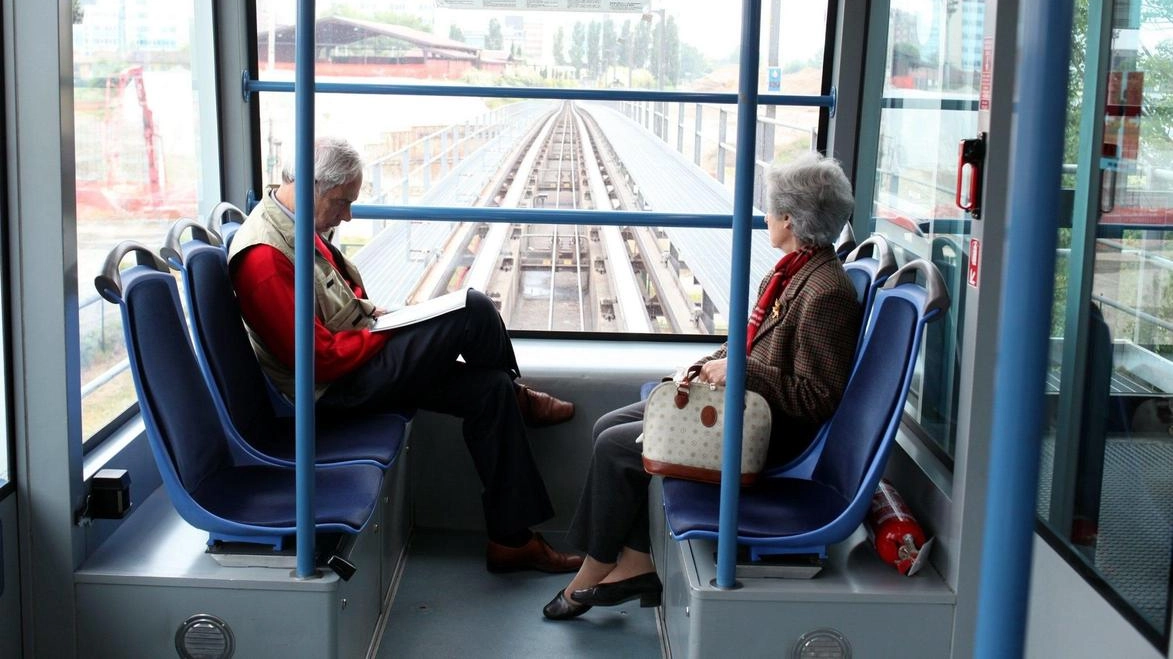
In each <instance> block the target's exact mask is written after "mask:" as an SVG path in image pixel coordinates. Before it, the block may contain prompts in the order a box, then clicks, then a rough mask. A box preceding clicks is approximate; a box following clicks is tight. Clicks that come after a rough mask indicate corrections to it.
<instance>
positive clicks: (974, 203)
mask: <svg viewBox="0 0 1173 659" xmlns="http://www.w3.org/2000/svg"><path fill="white" fill-rule="evenodd" d="M985 158H986V134H985V133H980V134H979V135H978V137H976V138H973V139H967V140H961V143H960V144H958V146H957V188H956V190H955V195H956V198H955V200H954V202H955V203H956V204H957V207H958V208H960V209H961V210H964V211H969V213H970V214H971V215H972V216H973V218H974V219H975V220H976V219H978V218H980V217H981V194H982V163H984V162H985ZM967 175H968V180H967ZM966 183H968V185H967V184H966Z"/></svg>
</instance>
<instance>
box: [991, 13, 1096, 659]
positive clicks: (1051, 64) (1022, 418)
mask: <svg viewBox="0 0 1173 659" xmlns="http://www.w3.org/2000/svg"><path fill="white" fill-rule="evenodd" d="M1072 4H1073V3H1070V2H1056V1H1055V0H1023V2H1022V5H1021V8H1020V11H1019V18H1018V29H1019V40H1018V41H1019V48H1020V51H1019V53H1018V62H1019V67H1018V79H1017V83H1016V87H1017V89H1016V93H1015V97H1016V98H1015V99H1014V101H1015V105H1016V110H1015V113H1014V122H1013V133H1012V135H1011V146H1010V148H1011V152H1010V158H1009V160H1010V162H1011V163H1012V164H1011V166H1012V167H1013V168H1014V171H1013V172H1012V173H1011V177H1010V181H1011V184H1010V195H1009V206H1008V213H1007V216H1008V219H1007V227H1006V237H1007V238H1006V244H1005V246H1004V249H1005V256H1006V258H1005V261H1004V262H1005V266H1004V272H1003V277H1002V281H1003V282H1006V283H1008V284H1012V285H1007V286H1004V287H1003V293H1002V301H1001V306H1000V309H999V321H998V344H999V351H998V358H997V361H996V362H995V365H994V368H995V375H994V379H995V386H994V422H993V427H992V432H993V437H991V438H990V475H989V479H988V480H989V482H988V485H987V488H986V491H987V492H988V496H989V498H988V499H987V500H986V520H987V523H989V522H994V521H996V522H997V523H998V532H996V533H987V534H986V536H985V541H984V543H983V545H982V558H981V582H980V586H979V588H980V590H979V593H978V595H979V599H978V620H977V639H976V641H975V644H974V651H975V652H974V653H975V656H977V657H991V658H994V657H996V658H998V659H1001V658H1003V657H1020V656H1022V652H1023V643H1024V637H1025V632H1026V607H1027V602H1028V597H1029V594H1030V592H1029V591H1030V565H1031V548H1032V543H1033V542H1034V519H1035V498H1036V496H1037V489H1038V477H1039V444H1040V441H1039V438H1040V437H1041V436H1042V426H1043V417H1044V409H1043V382H1044V378H1045V377H1046V368H1047V348H1048V340H1049V331H1050V324H1051V312H1050V310H1051V302H1052V299H1053V296H1054V291H1053V288H1054V277H1055V232H1056V229H1057V227H1058V224H1059V222H1058V220H1059V179H1060V169H1061V166H1062V164H1063V128H1064V125H1063V122H1061V121H1056V120H1055V118H1056V117H1062V116H1064V115H1065V113H1066V104H1067V67H1068V56H1069V48H1070V41H1071V21H1072Z"/></svg>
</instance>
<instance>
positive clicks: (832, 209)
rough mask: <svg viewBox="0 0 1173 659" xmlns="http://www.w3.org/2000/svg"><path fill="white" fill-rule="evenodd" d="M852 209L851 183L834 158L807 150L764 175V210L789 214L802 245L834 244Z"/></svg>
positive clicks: (777, 213)
mask: <svg viewBox="0 0 1173 659" xmlns="http://www.w3.org/2000/svg"><path fill="white" fill-rule="evenodd" d="M854 209H855V198H854V197H853V196H852V193H851V182H850V181H848V180H847V175H846V174H844V173H843V168H842V167H841V166H840V165H839V161H837V160H835V159H834V158H829V157H827V156H823V155H820V154H818V153H816V152H814V151H810V152H807V153H804V154H802V155H801V156H799V157H797V158H795V159H794V160H792V161H790V162H788V163H785V164H780V165H773V166H771V167H770V169H769V171H767V172H766V211H767V212H768V213H770V214H772V215H785V214H788V215H790V230H791V231H792V232H794V237H795V238H797V239H798V242H799V243H801V244H804V245H814V246H818V247H822V246H824V245H831V244H833V243H834V242H835V239H836V238H838V237H839V232H840V231H842V230H843V225H844V223H846V222H847V219H848V218H849V217H851V212H852V211H853V210H854Z"/></svg>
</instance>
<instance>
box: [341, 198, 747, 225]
mask: <svg viewBox="0 0 1173 659" xmlns="http://www.w3.org/2000/svg"><path fill="white" fill-rule="evenodd" d="M350 212H351V215H352V216H353V217H355V218H359V219H365V220H443V221H449V222H451V221H456V222H464V221H468V220H476V221H478V222H499V223H508V222H525V223H527V224H598V225H603V226H628V225H630V226H648V227H688V228H696V229H730V228H732V227H733V219H732V218H733V216H732V214H721V213H653V212H646V213H644V212H640V211H583V210H546V209H540V208H483V207H479V208H466V207H462V206H384V205H374V204H355V205H354V206H351V208H350ZM752 218H753V226H752V228H754V229H765V228H766V220H765V217H764V216H762V215H753V216H752Z"/></svg>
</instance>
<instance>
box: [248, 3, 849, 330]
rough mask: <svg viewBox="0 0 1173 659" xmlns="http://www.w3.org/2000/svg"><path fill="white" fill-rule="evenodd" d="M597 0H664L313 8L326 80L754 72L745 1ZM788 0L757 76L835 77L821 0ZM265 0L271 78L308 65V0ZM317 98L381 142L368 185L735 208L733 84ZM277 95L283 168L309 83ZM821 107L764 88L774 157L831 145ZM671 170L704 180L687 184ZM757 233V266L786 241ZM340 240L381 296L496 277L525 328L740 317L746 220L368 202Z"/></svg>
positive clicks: (327, 130) (537, 203)
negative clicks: (733, 292) (613, 218)
mask: <svg viewBox="0 0 1173 659" xmlns="http://www.w3.org/2000/svg"><path fill="white" fill-rule="evenodd" d="M484 4H488V3H484ZM533 4H534V6H535V7H536V6H538V5H542V6H545V7H550V6H551V5H553V6H555V7H561V8H565V7H566V6H568V4H569V5H574V4H576V3H566V2H562V3H558V2H554V3H550V2H542V3H533ZM580 4H581V3H580ZM598 4H599V6H601V7H603V8H604V9H606V8H608V7H620V6H621V5H623V6H631V5H642V6H643V7H646V8H650V9H649V10H647V11H642V10H639V11H634V12H632V11H619V10H616V11H576V12H571V11H556V10H537V9H528V8H527V3H526V2H519V3H517V5H516V9H514V10H493V11H489V10H484V9H477V8H476V7H483V6H484V5H482V4H481V3H477V2H472V3H469V2H463V1H462V2H447V1H445V0H438V1H430V0H429V1H427V2H408V3H398V5H397V7H398V9H397V10H396V11H389V10H386V9H385V8H384V7H385V6H384V5H382V4H380V3H371V2H359V1H358V0H353V1H351V2H335V3H329V6H328V7H326V8H325V9H320V10H319V14H318V19H317V29H316V37H315V38H316V44H317V62H316V75H317V79H318V81H320V82H343V83H365V84H385V83H397V84H405V85H452V86H474V87H545V88H550V87H555V88H576V89H592V90H615V89H620V90H627V89H633V90H669V91H700V92H715V93H726V94H732V93H735V92H736V91H737V85H738V79H737V77H738V65H737V56H738V51H739V45H740V29H741V26H740V16H739V13H738V12H736V11H721V12H712V11H708V10H707V9H708V4H707V3H705V2H703V1H701V0H688V1H683V0H681V1H677V2H670V3H607V2H603V3H598ZM766 4H771V3H766ZM773 4H774V6H776V7H778V8H779V9H778V12H777V15H776V16H771V14H770V9H769V8H766V9H765V13H764V15H763V20H762V53H763V57H762V71H761V80H760V85H759V87H760V90H761V91H762V92H763V93H786V94H795V95H817V94H819V93H820V88H821V84H822V79H823V74H824V57H823V46H824V35H825V33H826V6H825V3H824V4H823V5H822V6H818V5H819V3H807V2H800V1H797V0H783V1H781V2H778V3H773ZM256 7H257V31H258V35H257V70H258V71H259V75H260V78H261V79H263V80H274V81H289V80H292V78H293V44H294V41H293V38H294V33H293V29H292V27H291V25H292V23H293V19H294V16H293V8H292V6H290V5H288V3H278V2H274V1H272V0H258V2H257V3H256ZM470 7H471V8H470ZM660 7H662V8H660ZM315 106H316V107H315V112H316V117H315V123H316V132H317V133H318V134H319V135H324V134H333V135H338V136H341V137H345V138H347V139H348V140H350V141H351V142H352V143H353V144H355V145H356V146H357V147H359V149H360V150H361V151H362V152H363V155H364V158H365V160H366V162H367V167H368V168H367V170H366V173H365V177H364V189H363V192H362V195H361V196H360V199H359V203H360V204H389V205H396V206H444V207H477V206H496V207H520V208H533V209H545V210H569V209H573V210H595V211H656V212H686V213H729V212H731V211H732V202H731V200H732V189H733V182H734V162H735V157H734V155H735V142H736V134H737V132H736V130H737V129H736V124H737V108H736V106H735V105H730V104H713V103H678V102H662V101H642V100H641V101H632V100H628V101H618V100H580V101H574V102H564V101H561V100H533V99H530V100H524V99H504V98H482V97H474V96H431V95H414V96H395V95H386V96H376V95H371V94H354V93H349V94H340V93H319V94H318V95H317V97H316V100H315ZM259 107H260V118H261V123H260V129H261V135H260V141H261V153H262V163H261V170H262V177H263V179H264V181H265V182H266V183H273V182H277V181H279V180H280V168H281V167H282V164H283V163H285V162H287V161H290V160H291V158H292V155H293V148H292V134H293V118H294V112H293V97H292V95H291V94H288V93H265V94H262V95H261V99H260V101H259ZM818 119H819V111H818V109H817V108H809V107H808V108H794V107H766V106H764V107H762V108H760V109H759V117H758V123H759V131H758V135H759V138H758V140H759V151H758V153H757V157H756V160H757V161H758V163H759V165H758V169H759V170H760V168H761V166H762V165H763V164H766V163H769V162H770V161H771V160H773V159H775V158H779V157H781V158H785V157H788V156H790V155H793V154H795V153H798V152H801V151H804V150H808V149H811V148H812V147H813V146H815V145H816V144H817V141H818ZM665 180H680V181H688V182H689V184H688V185H687V186H684V187H685V188H686V189H685V190H684V191H683V192H682V191H681V190H680V189H676V188H673V187H671V186H667V185H664V183H663V182H664V181H665ZM759 187H760V186H759ZM758 233H759V234H761V235H759V236H757V237H756V238H755V245H754V250H753V251H754V255H755V260H754V263H753V265H752V267H751V272H752V273H753V277H755V282H756V277H758V276H760V274H761V273H763V272H765V271H766V270H767V269H768V268H769V267H770V266H772V265H773V263H774V261H776V260H777V256H776V253H775V252H774V251H773V250H772V249H771V248H770V247H769V244H768V240H767V239H766V237H765V232H764V231H761V232H758ZM338 240H339V241H340V242H341V244H342V246H343V248H344V249H345V250H346V251H347V252H348V253H350V254H352V255H353V257H354V259H355V261H356V262H357V263H358V265H359V267H360V269H362V270H363V273H364V274H363V278H364V280H365V282H366V284H367V288H368V290H369V291H370V293H371V296H372V298H375V299H379V300H385V301H386V303H387V304H388V305H400V304H406V303H411V302H415V301H418V300H420V299H425V298H427V297H432V296H435V295H438V294H441V293H444V292H447V291H448V290H452V289H453V288H456V287H459V286H466V285H473V286H476V287H478V288H481V289H482V290H486V291H487V292H490V293H495V294H496V297H495V298H494V299H496V300H498V301H499V303H500V305H501V309H502V315H503V316H504V317H505V319H506V323H507V324H508V326H509V327H510V329H513V330H535V331H542V332H564V331H566V332H605V333H615V332H630V333H677V334H723V333H724V332H725V331H726V327H727V321H726V319H725V316H726V315H727V313H728V290H729V275H728V272H729V264H728V258H729V253H728V244H729V240H730V239H729V232H728V231H722V230H713V229H692V230H689V229H666V230H663V231H661V230H658V229H657V228H654V227H642V226H631V227H617V226H608V225H606V224H600V225H590V226H566V225H551V224H515V225H513V226H511V227H507V226H506V225H492V224H488V225H487V224H485V223H481V222H463V223H461V222H440V221H419V222H406V221H383V220H365V221H364V220H358V221H355V222H351V223H349V224H347V225H344V227H343V230H341V231H340V232H339V234H338ZM486 257H487V258H486ZM368 273H369V274H368Z"/></svg>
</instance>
